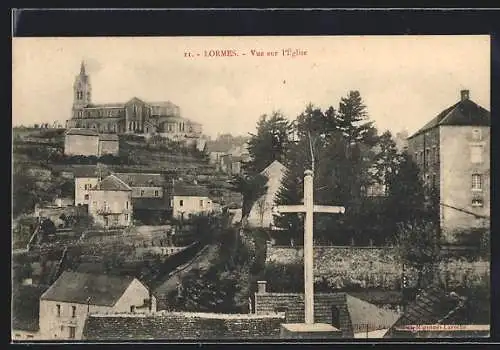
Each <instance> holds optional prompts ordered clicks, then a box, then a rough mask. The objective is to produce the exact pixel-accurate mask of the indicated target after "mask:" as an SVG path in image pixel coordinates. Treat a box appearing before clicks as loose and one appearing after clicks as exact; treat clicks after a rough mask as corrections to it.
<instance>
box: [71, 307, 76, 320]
mask: <svg viewBox="0 0 500 350" xmlns="http://www.w3.org/2000/svg"><path fill="white" fill-rule="evenodd" d="M71 317H76V306H74V305H73V306H71Z"/></svg>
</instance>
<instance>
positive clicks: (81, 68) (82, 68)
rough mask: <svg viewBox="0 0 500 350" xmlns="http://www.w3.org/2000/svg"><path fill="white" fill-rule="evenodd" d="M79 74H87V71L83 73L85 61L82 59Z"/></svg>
mask: <svg viewBox="0 0 500 350" xmlns="http://www.w3.org/2000/svg"><path fill="white" fill-rule="evenodd" d="M80 75H87V73H85V62H84V61H83V60H82V63H81V64H80Z"/></svg>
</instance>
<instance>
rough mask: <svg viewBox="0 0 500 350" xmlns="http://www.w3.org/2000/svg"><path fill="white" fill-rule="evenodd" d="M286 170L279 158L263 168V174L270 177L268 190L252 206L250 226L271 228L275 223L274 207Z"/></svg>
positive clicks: (249, 218)
mask: <svg viewBox="0 0 500 350" xmlns="http://www.w3.org/2000/svg"><path fill="white" fill-rule="evenodd" d="M285 172H286V167H285V166H284V165H283V164H281V163H280V162H278V161H277V160H275V161H274V162H272V163H271V164H270V165H269V166H268V167H267V168H265V169H264V170H262V172H261V174H262V175H264V176H266V177H267V178H268V181H267V191H266V193H265V194H264V195H263V196H261V197H260V198H259V199H257V201H256V202H255V203H254V205H253V206H252V209H251V210H250V214H249V216H248V225H249V226H252V227H264V228H269V227H270V226H271V225H272V224H273V214H272V208H273V206H274V202H275V199H276V195H277V194H278V191H279V190H280V188H281V181H282V180H283V177H284V175H285Z"/></svg>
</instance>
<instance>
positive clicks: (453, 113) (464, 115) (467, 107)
mask: <svg viewBox="0 0 500 350" xmlns="http://www.w3.org/2000/svg"><path fill="white" fill-rule="evenodd" d="M490 124H491V116H490V112H489V111H488V110H486V109H484V108H483V107H481V106H479V105H478V104H476V103H475V102H473V101H471V100H469V99H466V100H463V101H460V102H457V103H456V104H454V105H453V106H451V107H448V108H447V109H445V110H444V111H442V112H441V113H439V114H438V115H437V116H436V117H435V118H434V119H432V120H431V121H430V122H428V123H427V124H425V125H424V126H423V127H422V128H421V129H419V130H418V131H417V132H416V133H414V134H413V135H411V136H410V137H409V138H412V137H414V136H417V135H419V134H421V133H423V132H424V131H427V130H430V129H432V128H435V127H437V126H440V125H471V126H490Z"/></svg>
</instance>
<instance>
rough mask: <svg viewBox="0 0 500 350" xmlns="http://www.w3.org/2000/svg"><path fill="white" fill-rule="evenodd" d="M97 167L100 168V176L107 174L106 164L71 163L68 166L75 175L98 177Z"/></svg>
mask: <svg viewBox="0 0 500 350" xmlns="http://www.w3.org/2000/svg"><path fill="white" fill-rule="evenodd" d="M99 169H101V174H100V175H101V176H107V175H109V168H108V167H107V166H106V165H103V164H101V165H99V167H98V166H96V165H72V166H71V168H68V170H69V171H71V172H72V173H73V174H74V176H75V177H98V176H99Z"/></svg>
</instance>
